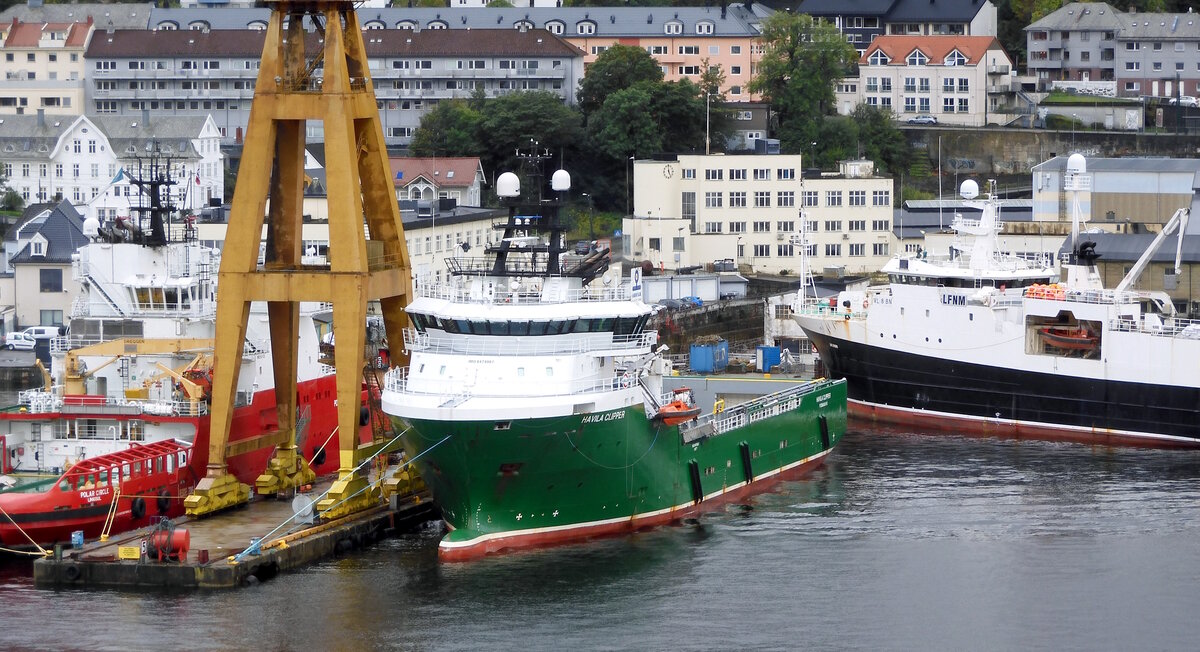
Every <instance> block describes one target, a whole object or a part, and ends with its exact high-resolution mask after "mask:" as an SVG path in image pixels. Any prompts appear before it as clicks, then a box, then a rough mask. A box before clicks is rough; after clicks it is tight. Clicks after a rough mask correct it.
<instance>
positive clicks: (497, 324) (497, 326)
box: [488, 321, 508, 335]
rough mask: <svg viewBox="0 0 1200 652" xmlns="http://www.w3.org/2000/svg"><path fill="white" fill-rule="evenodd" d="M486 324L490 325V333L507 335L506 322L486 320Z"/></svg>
mask: <svg viewBox="0 0 1200 652" xmlns="http://www.w3.org/2000/svg"><path fill="white" fill-rule="evenodd" d="M488 325H489V326H491V331H492V335H508V322H506V321H493V322H488Z"/></svg>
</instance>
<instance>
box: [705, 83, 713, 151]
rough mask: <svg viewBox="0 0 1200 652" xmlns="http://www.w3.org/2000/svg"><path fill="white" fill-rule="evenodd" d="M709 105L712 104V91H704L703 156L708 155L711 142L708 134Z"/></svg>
mask: <svg viewBox="0 0 1200 652" xmlns="http://www.w3.org/2000/svg"><path fill="white" fill-rule="evenodd" d="M711 105H712V93H705V94H704V155H705V156H708V154H709V144H710V143H711V142H712V141H711V140H710V138H709V135H708V125H709V113H710V112H711V109H710V106H711Z"/></svg>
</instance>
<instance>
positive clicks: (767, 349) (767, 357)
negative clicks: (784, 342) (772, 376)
mask: <svg viewBox="0 0 1200 652" xmlns="http://www.w3.org/2000/svg"><path fill="white" fill-rule="evenodd" d="M754 360H755V362H756V363H757V364H756V366H755V368H756V369H758V370H759V371H761V372H763V373H767V372H769V371H771V367H776V366H778V365H779V361H780V357H779V347H777V346H760V347H758V350H757V352H756V353H755V356H754Z"/></svg>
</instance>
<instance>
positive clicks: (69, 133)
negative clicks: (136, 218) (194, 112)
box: [0, 112, 225, 221]
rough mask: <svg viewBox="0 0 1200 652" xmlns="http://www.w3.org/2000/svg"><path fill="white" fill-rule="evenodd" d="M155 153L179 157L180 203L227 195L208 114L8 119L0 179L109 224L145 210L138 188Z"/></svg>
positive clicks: (1, 140)
mask: <svg viewBox="0 0 1200 652" xmlns="http://www.w3.org/2000/svg"><path fill="white" fill-rule="evenodd" d="M152 154H157V155H160V156H167V157H170V158H172V159H173V163H174V165H173V167H172V173H174V174H175V175H176V176H177V177H178V182H179V183H178V185H176V186H175V187H174V188H173V189H172V200H173V201H174V202H175V204H176V205H177V206H178V207H180V208H183V209H189V210H199V209H201V208H203V207H205V206H207V205H209V204H210V203H211V202H212V201H213V200H214V199H216V200H220V199H221V198H222V197H223V196H224V193H225V177H224V174H225V171H224V159H223V156H224V155H223V154H222V153H221V148H220V133H219V132H218V131H217V128H216V125H214V124H213V122H212V119H211V118H209V117H207V116H204V117H163V116H155V117H153V118H151V117H149V116H139V117H128V118H121V117H115V116H91V117H88V116H53V115H46V114H45V113H44V112H39V114H38V115H36V116H34V115H14V116H4V117H0V174H2V175H3V176H4V177H6V178H7V179H8V186H9V187H10V188H12V189H13V190H14V191H16V192H17V193H18V194H19V195H21V198H22V199H24V200H25V202H26V204H31V203H37V202H45V201H59V200H66V201H68V202H70V203H71V204H72V205H73V206H75V207H76V209H77V210H79V211H80V213H82V214H83V215H84V217H96V218H98V219H100V220H101V221H103V220H108V219H113V218H115V217H118V216H126V215H129V214H130V210H129V207H130V205H131V204H132V205H139V201H140V200H139V194H138V189H137V187H136V186H135V185H133V184H131V183H130V180H131V177H132V176H135V175H136V174H138V172H137V170H138V168H139V165H140V164H141V161H143V160H145V159H146V158H147V157H149V156H151V155H152Z"/></svg>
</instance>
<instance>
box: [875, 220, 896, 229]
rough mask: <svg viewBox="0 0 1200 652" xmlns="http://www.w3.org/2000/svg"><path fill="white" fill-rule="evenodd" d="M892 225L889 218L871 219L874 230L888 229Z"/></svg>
mask: <svg viewBox="0 0 1200 652" xmlns="http://www.w3.org/2000/svg"><path fill="white" fill-rule="evenodd" d="M891 226H892V223H891V222H889V221H888V220H871V230H872V231H887V230H888V229H890V228H891Z"/></svg>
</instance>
